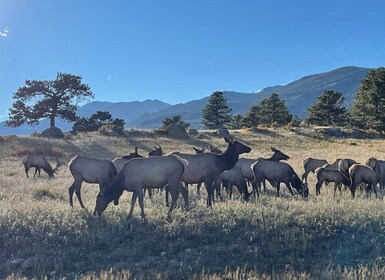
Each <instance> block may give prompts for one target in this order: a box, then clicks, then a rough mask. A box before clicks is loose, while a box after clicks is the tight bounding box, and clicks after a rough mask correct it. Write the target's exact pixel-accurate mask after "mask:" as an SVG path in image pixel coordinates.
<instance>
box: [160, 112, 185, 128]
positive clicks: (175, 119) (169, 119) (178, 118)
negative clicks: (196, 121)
mask: <svg viewBox="0 0 385 280" xmlns="http://www.w3.org/2000/svg"><path fill="white" fill-rule="evenodd" d="M162 123H163V126H162V127H164V128H166V127H167V126H169V125H170V124H172V123H177V124H180V125H182V126H183V127H184V128H186V129H187V128H188V127H189V126H190V125H191V123H188V122H185V121H184V120H182V116H181V115H174V116H171V117H166V118H165V119H164V120H163V121H162Z"/></svg>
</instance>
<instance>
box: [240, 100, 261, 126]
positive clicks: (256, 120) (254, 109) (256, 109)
mask: <svg viewBox="0 0 385 280" xmlns="http://www.w3.org/2000/svg"><path fill="white" fill-rule="evenodd" d="M260 111H261V107H260V106H259V105H254V106H250V108H249V111H247V112H246V114H245V117H244V118H243V120H242V125H243V126H246V127H253V126H258V125H259V124H260V120H261V116H260Z"/></svg>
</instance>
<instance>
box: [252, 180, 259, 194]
mask: <svg viewBox="0 0 385 280" xmlns="http://www.w3.org/2000/svg"><path fill="white" fill-rule="evenodd" d="M251 187H252V188H251V189H252V190H253V192H254V198H257V197H259V191H258V186H257V182H256V181H255V180H254V181H253V182H251Z"/></svg>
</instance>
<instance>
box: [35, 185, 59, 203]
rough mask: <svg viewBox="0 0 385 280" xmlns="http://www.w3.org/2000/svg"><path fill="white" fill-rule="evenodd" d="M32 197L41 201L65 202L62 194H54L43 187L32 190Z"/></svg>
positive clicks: (47, 187) (46, 187)
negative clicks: (58, 200)
mask: <svg viewBox="0 0 385 280" xmlns="http://www.w3.org/2000/svg"><path fill="white" fill-rule="evenodd" d="M32 196H33V198H35V199H37V200H43V199H53V200H56V199H60V200H65V198H64V197H63V195H62V194H58V193H56V192H55V191H53V190H52V189H51V188H50V187H49V186H43V187H39V188H37V189H35V190H33V192H32Z"/></svg>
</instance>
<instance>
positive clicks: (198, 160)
mask: <svg viewBox="0 0 385 280" xmlns="http://www.w3.org/2000/svg"><path fill="white" fill-rule="evenodd" d="M224 139H225V141H226V142H227V143H228V146H227V150H226V151H225V152H224V153H222V154H220V155H217V154H213V153H203V154H198V155H191V154H182V153H179V152H175V153H173V154H176V155H177V156H179V157H181V158H183V159H185V160H187V162H188V165H187V167H186V171H185V172H184V174H183V176H182V181H183V182H184V183H185V184H197V183H200V182H204V183H205V186H206V189H207V205H208V206H209V207H211V206H212V205H211V202H212V197H213V193H214V186H213V184H214V181H215V180H216V179H217V178H218V177H219V175H220V174H221V173H222V172H223V171H225V170H230V169H231V168H233V167H234V165H235V164H236V163H237V161H238V158H239V155H240V154H243V153H249V152H250V151H251V148H250V147H248V146H246V145H244V144H242V143H240V142H238V141H236V140H234V139H233V138H230V137H225V138H224Z"/></svg>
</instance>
